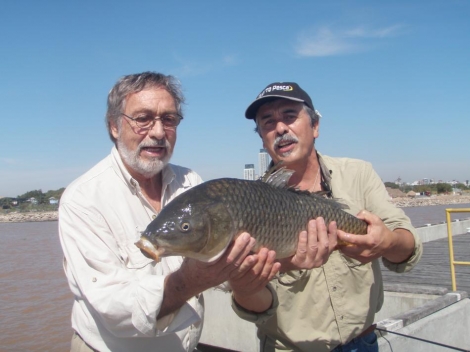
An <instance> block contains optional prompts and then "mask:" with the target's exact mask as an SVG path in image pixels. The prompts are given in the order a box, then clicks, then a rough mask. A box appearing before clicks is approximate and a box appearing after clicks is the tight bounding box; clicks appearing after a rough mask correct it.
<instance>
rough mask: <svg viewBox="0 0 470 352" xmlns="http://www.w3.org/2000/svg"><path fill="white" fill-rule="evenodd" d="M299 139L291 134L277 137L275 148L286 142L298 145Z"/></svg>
mask: <svg viewBox="0 0 470 352" xmlns="http://www.w3.org/2000/svg"><path fill="white" fill-rule="evenodd" d="M298 141H299V139H298V138H297V137H294V136H291V135H290V134H283V135H282V136H278V137H276V139H275V140H274V148H277V147H279V144H281V143H285V142H294V143H297V142H298Z"/></svg>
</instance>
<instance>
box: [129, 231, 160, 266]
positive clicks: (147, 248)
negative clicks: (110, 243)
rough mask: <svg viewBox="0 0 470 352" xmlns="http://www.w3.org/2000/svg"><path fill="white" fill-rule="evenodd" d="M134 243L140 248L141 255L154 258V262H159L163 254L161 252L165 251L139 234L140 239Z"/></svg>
mask: <svg viewBox="0 0 470 352" xmlns="http://www.w3.org/2000/svg"><path fill="white" fill-rule="evenodd" d="M134 244H135V245H136V246H137V247H139V248H140V251H141V252H142V254H143V255H145V256H146V257H147V258H150V259H153V260H155V261H156V262H159V261H160V258H161V257H162V256H163V253H165V248H161V247H160V248H158V247H156V246H155V245H154V244H153V243H152V242H150V241H149V240H148V239H147V238H145V237H144V236H141V237H140V239H139V240H138V241H137V242H136V243H134Z"/></svg>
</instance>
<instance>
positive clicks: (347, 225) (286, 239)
mask: <svg viewBox="0 0 470 352" xmlns="http://www.w3.org/2000/svg"><path fill="white" fill-rule="evenodd" d="M292 174H293V171H291V170H288V169H285V168H280V169H279V170H277V171H275V172H272V173H271V174H269V175H267V176H265V177H263V179H260V180H257V181H249V180H241V179H234V178H221V179H215V180H211V181H207V182H204V183H202V184H199V185H197V186H195V187H193V188H191V189H189V190H188V191H186V192H184V193H182V194H180V195H178V196H177V197H175V198H174V199H173V200H172V201H171V202H170V203H168V204H167V205H166V206H165V207H164V208H163V209H162V211H161V212H160V213H159V214H158V216H157V217H156V218H155V219H154V220H153V221H152V222H151V223H150V224H149V225H148V226H147V228H146V230H145V231H144V232H143V233H142V234H141V238H140V240H139V241H138V242H136V246H137V247H139V248H140V249H141V250H142V251H143V253H144V254H145V255H147V256H149V257H151V258H153V259H154V260H157V261H158V260H159V259H160V258H161V257H166V256H172V255H180V256H184V257H189V258H194V259H197V260H200V261H205V262H209V261H213V260H216V259H217V258H219V257H220V256H221V255H222V254H223V253H224V251H225V250H226V248H227V247H228V246H229V244H230V243H231V242H232V241H233V240H234V239H235V238H236V237H237V236H238V235H240V234H241V233H242V232H245V231H246V232H248V233H249V234H250V235H251V236H252V237H254V238H255V239H256V245H255V247H254V249H253V251H254V252H257V251H258V250H259V249H260V248H261V247H267V248H269V249H273V250H275V251H276V258H285V257H289V256H291V255H293V254H294V253H295V251H296V248H297V242H298V236H299V233H300V232H301V231H303V230H306V228H307V224H308V221H309V220H310V219H314V218H317V217H320V216H321V217H323V218H324V219H325V223H326V224H329V223H330V222H331V221H336V224H337V227H338V229H341V230H343V231H346V232H348V233H353V234H366V233H367V223H365V222H364V221H363V220H360V219H358V218H356V217H355V216H353V215H351V214H349V213H347V212H345V211H344V210H343V209H345V208H347V206H345V205H343V204H341V203H339V202H338V201H336V200H333V199H326V198H324V197H323V196H321V195H320V194H316V193H310V192H307V191H299V190H296V189H294V188H292V187H287V181H288V180H289V178H290V176H291V175H292Z"/></svg>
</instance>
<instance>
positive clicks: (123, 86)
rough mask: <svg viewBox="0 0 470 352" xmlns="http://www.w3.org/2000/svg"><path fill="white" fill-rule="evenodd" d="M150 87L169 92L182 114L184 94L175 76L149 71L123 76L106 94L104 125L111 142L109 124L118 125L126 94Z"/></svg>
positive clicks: (113, 139)
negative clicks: (106, 104) (106, 106)
mask: <svg viewBox="0 0 470 352" xmlns="http://www.w3.org/2000/svg"><path fill="white" fill-rule="evenodd" d="M151 87H153V88H163V89H165V90H166V91H167V92H168V93H170V95H171V96H172V97H173V99H174V100H175V106H176V111H177V113H178V114H180V115H181V116H183V111H182V104H183V103H184V96H183V92H182V91H181V85H180V82H179V81H178V80H177V79H176V78H175V77H173V76H170V75H168V76H166V75H164V74H162V73H158V72H150V71H147V72H142V73H136V74H132V75H127V76H123V77H121V78H120V79H119V81H117V82H116V84H115V85H114V87H113V88H112V89H111V90H110V92H109V94H108V110H107V111H106V127H107V128H108V133H109V137H110V138H111V140H112V141H113V143H116V138H114V136H113V134H112V133H111V126H112V125H113V124H116V125H117V126H120V124H121V119H122V111H123V110H124V107H125V104H126V98H127V96H128V95H129V94H133V93H138V92H140V91H142V90H144V89H147V88H151Z"/></svg>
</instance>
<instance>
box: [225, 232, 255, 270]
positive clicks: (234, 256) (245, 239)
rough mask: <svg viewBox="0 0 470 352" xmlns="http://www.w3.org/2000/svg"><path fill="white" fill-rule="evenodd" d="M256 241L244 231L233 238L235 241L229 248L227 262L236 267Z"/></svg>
mask: <svg viewBox="0 0 470 352" xmlns="http://www.w3.org/2000/svg"><path fill="white" fill-rule="evenodd" d="M255 243H256V241H255V239H254V238H252V237H251V236H250V235H249V234H248V233H246V232H244V233H242V234H241V235H240V236H238V238H237V239H236V240H235V243H234V244H233V245H232V247H231V248H229V253H228V255H227V263H228V264H233V265H234V266H236V267H238V266H240V265H241V264H242V262H243V260H244V259H245V257H246V256H247V255H248V254H249V253H250V251H251V250H252V249H253V247H254V245H255Z"/></svg>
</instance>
